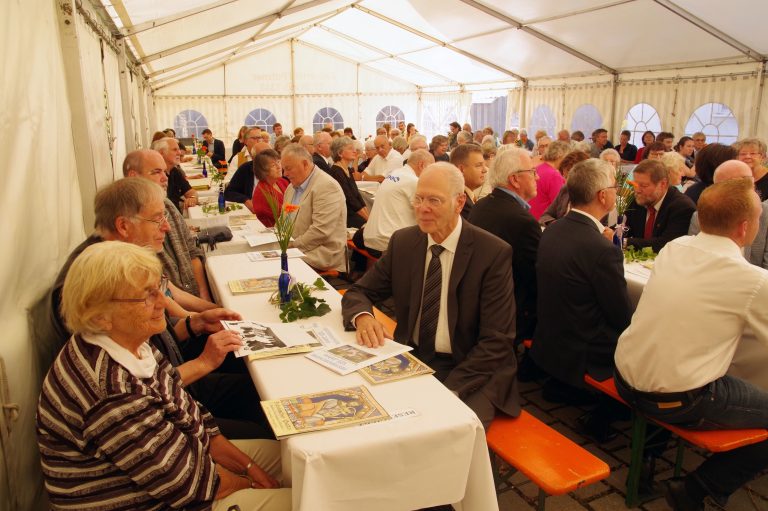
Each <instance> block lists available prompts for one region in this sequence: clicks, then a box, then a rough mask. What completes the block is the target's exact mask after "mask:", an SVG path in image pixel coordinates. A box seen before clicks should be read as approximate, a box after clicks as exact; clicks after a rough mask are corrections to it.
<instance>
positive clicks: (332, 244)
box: [285, 166, 347, 271]
mask: <svg viewBox="0 0 768 511" xmlns="http://www.w3.org/2000/svg"><path fill="white" fill-rule="evenodd" d="M310 176H311V179H310V181H309V185H308V186H307V189H306V190H305V191H304V194H303V195H302V196H301V198H300V199H299V212H298V213H297V214H298V217H297V218H296V225H295V226H294V228H293V239H294V246H295V247H296V248H298V249H299V250H301V251H302V252H304V261H305V262H306V263H307V264H308V265H310V266H312V267H313V268H315V269H318V270H330V269H336V270H339V271H345V268H346V264H345V263H346V261H345V258H346V250H345V247H346V244H347V229H346V226H347V206H346V203H345V200H344V192H342V191H341V187H340V186H339V183H337V182H336V180H335V179H333V178H332V177H331V176H329V175H328V174H326V173H325V172H323V170H322V169H320V168H318V167H317V166H315V168H314V170H313V172H312V174H310ZM294 193H295V190H294V188H293V185H289V186H288V188H287V189H286V190H285V203H286V204H290V203H292V202H293V195H294Z"/></svg>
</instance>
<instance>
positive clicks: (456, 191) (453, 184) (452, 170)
mask: <svg viewBox="0 0 768 511" xmlns="http://www.w3.org/2000/svg"><path fill="white" fill-rule="evenodd" d="M426 172H439V173H440V174H442V175H443V179H444V180H445V181H446V182H447V183H448V191H449V192H450V194H451V195H453V196H456V195H461V194H462V193H464V174H462V173H461V171H460V170H459V168H458V167H456V165H453V164H451V163H448V162H445V161H439V162H437V163H433V164H431V165H428V166H427V168H425V169H424V172H422V173H421V176H420V178H421V177H423V176H424V174H425V173H426Z"/></svg>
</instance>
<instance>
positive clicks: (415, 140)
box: [408, 135, 429, 151]
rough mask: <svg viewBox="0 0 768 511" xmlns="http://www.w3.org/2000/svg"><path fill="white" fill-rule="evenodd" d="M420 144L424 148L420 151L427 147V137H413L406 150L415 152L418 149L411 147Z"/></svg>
mask: <svg viewBox="0 0 768 511" xmlns="http://www.w3.org/2000/svg"><path fill="white" fill-rule="evenodd" d="M420 142H421V143H423V144H424V147H422V148H421V149H424V148H426V147H429V143H428V142H427V137H425V136H424V135H414V136H412V137H411V143H410V144H408V148H409V149H410V150H411V151H415V150H416V149H418V148H417V147H413V146H414V145H415V144H418V143H420Z"/></svg>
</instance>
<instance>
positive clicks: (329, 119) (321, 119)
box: [312, 106, 344, 132]
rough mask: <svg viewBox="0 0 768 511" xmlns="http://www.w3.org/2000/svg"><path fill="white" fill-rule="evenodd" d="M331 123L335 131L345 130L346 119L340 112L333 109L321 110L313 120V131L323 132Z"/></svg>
mask: <svg viewBox="0 0 768 511" xmlns="http://www.w3.org/2000/svg"><path fill="white" fill-rule="evenodd" d="M328 123H330V124H331V125H332V127H333V129H334V130H340V129H344V118H343V117H342V116H341V113H339V111H338V110H336V109H335V108H331V107H329V106H328V107H325V108H321V109H320V110H318V111H317V113H316V114H315V117H314V118H313V119H312V130H313V131H315V132H317V131H321V130H322V129H323V128H324V127H325V125H326V124H328Z"/></svg>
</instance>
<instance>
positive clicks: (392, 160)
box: [365, 149, 403, 177]
mask: <svg viewBox="0 0 768 511" xmlns="http://www.w3.org/2000/svg"><path fill="white" fill-rule="evenodd" d="M402 166H403V155H402V154H400V153H398V152H397V151H396V150H394V149H390V150H389V153H387V157H386V158H382V157H381V156H380V155H378V154H377V155H376V156H374V157H373V159H372V160H371V163H370V164H369V165H368V167H367V168H366V169H365V170H366V172H368V174H370V175H372V176H385V177H386V176H388V175H389V174H390V172H392V171H393V170H397V169H399V168H401V167H402Z"/></svg>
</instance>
